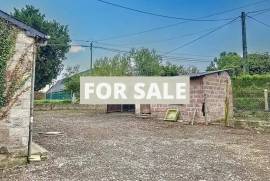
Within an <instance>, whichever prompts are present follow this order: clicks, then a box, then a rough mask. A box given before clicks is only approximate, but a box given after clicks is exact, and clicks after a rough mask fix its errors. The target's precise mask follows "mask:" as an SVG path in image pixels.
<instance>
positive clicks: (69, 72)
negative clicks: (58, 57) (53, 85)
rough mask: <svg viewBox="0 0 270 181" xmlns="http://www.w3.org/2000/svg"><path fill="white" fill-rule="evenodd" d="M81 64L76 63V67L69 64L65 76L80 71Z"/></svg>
mask: <svg viewBox="0 0 270 181" xmlns="http://www.w3.org/2000/svg"><path fill="white" fill-rule="evenodd" d="M79 69H80V65H75V66H74V67H72V66H67V68H66V72H65V73H64V77H65V78H69V77H71V76H73V75H75V74H78V73H79Z"/></svg>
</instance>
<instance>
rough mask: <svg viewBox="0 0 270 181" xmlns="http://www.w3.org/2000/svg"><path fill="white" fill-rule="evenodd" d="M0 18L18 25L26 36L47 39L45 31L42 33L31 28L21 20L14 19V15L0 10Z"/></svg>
mask: <svg viewBox="0 0 270 181" xmlns="http://www.w3.org/2000/svg"><path fill="white" fill-rule="evenodd" d="M0 18H2V19H4V20H6V21H8V22H9V23H11V24H12V25H14V26H16V27H18V28H19V29H21V30H23V31H25V32H26V34H27V36H30V37H34V38H40V39H44V40H47V39H49V36H48V35H46V34H45V33H42V32H40V31H38V30H36V29H34V28H32V27H31V26H28V25H26V24H25V23H23V22H22V21H20V20H18V19H16V18H15V17H13V16H11V15H9V14H7V13H5V12H4V11H2V10H0Z"/></svg>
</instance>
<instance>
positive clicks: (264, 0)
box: [97, 0, 269, 41]
mask: <svg viewBox="0 0 270 181" xmlns="http://www.w3.org/2000/svg"><path fill="white" fill-rule="evenodd" d="M266 1H269V0H261V1H257V2H254V3H249V4H246V5H243V6H239V7H236V8H231V9H228V10H224V11H221V12H217V13H212V14H209V15H206V16H202V17H199V18H209V17H212V16H217V15H221V14H225V13H229V12H233V11H236V10H239V9H243V8H247V7H250V6H254V5H257V4H260V3H264V2H266ZM188 22H190V21H182V22H178V23H173V24H169V25H165V26H158V27H154V28H150V29H147V30H143V31H139V32H135V33H128V34H123V35H118V36H111V37H108V38H103V39H99V40H97V41H107V40H113V39H120V38H125V37H130V36H137V35H140V34H144V33H149V32H152V31H159V30H162V29H167V28H171V27H175V26H179V25H181V24H184V23H188Z"/></svg>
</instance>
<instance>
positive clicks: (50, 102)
mask: <svg viewBox="0 0 270 181" xmlns="http://www.w3.org/2000/svg"><path fill="white" fill-rule="evenodd" d="M70 103H71V100H57V99H54V100H48V99H43V100H35V102H34V104H35V105H47V104H54V105H61V104H70Z"/></svg>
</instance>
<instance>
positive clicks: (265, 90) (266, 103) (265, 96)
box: [264, 89, 269, 111]
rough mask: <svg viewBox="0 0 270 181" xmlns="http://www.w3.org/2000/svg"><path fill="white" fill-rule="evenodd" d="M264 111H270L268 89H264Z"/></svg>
mask: <svg viewBox="0 0 270 181" xmlns="http://www.w3.org/2000/svg"><path fill="white" fill-rule="evenodd" d="M264 103H265V104H264V110H265V111H269V105H268V91H267V89H264Z"/></svg>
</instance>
